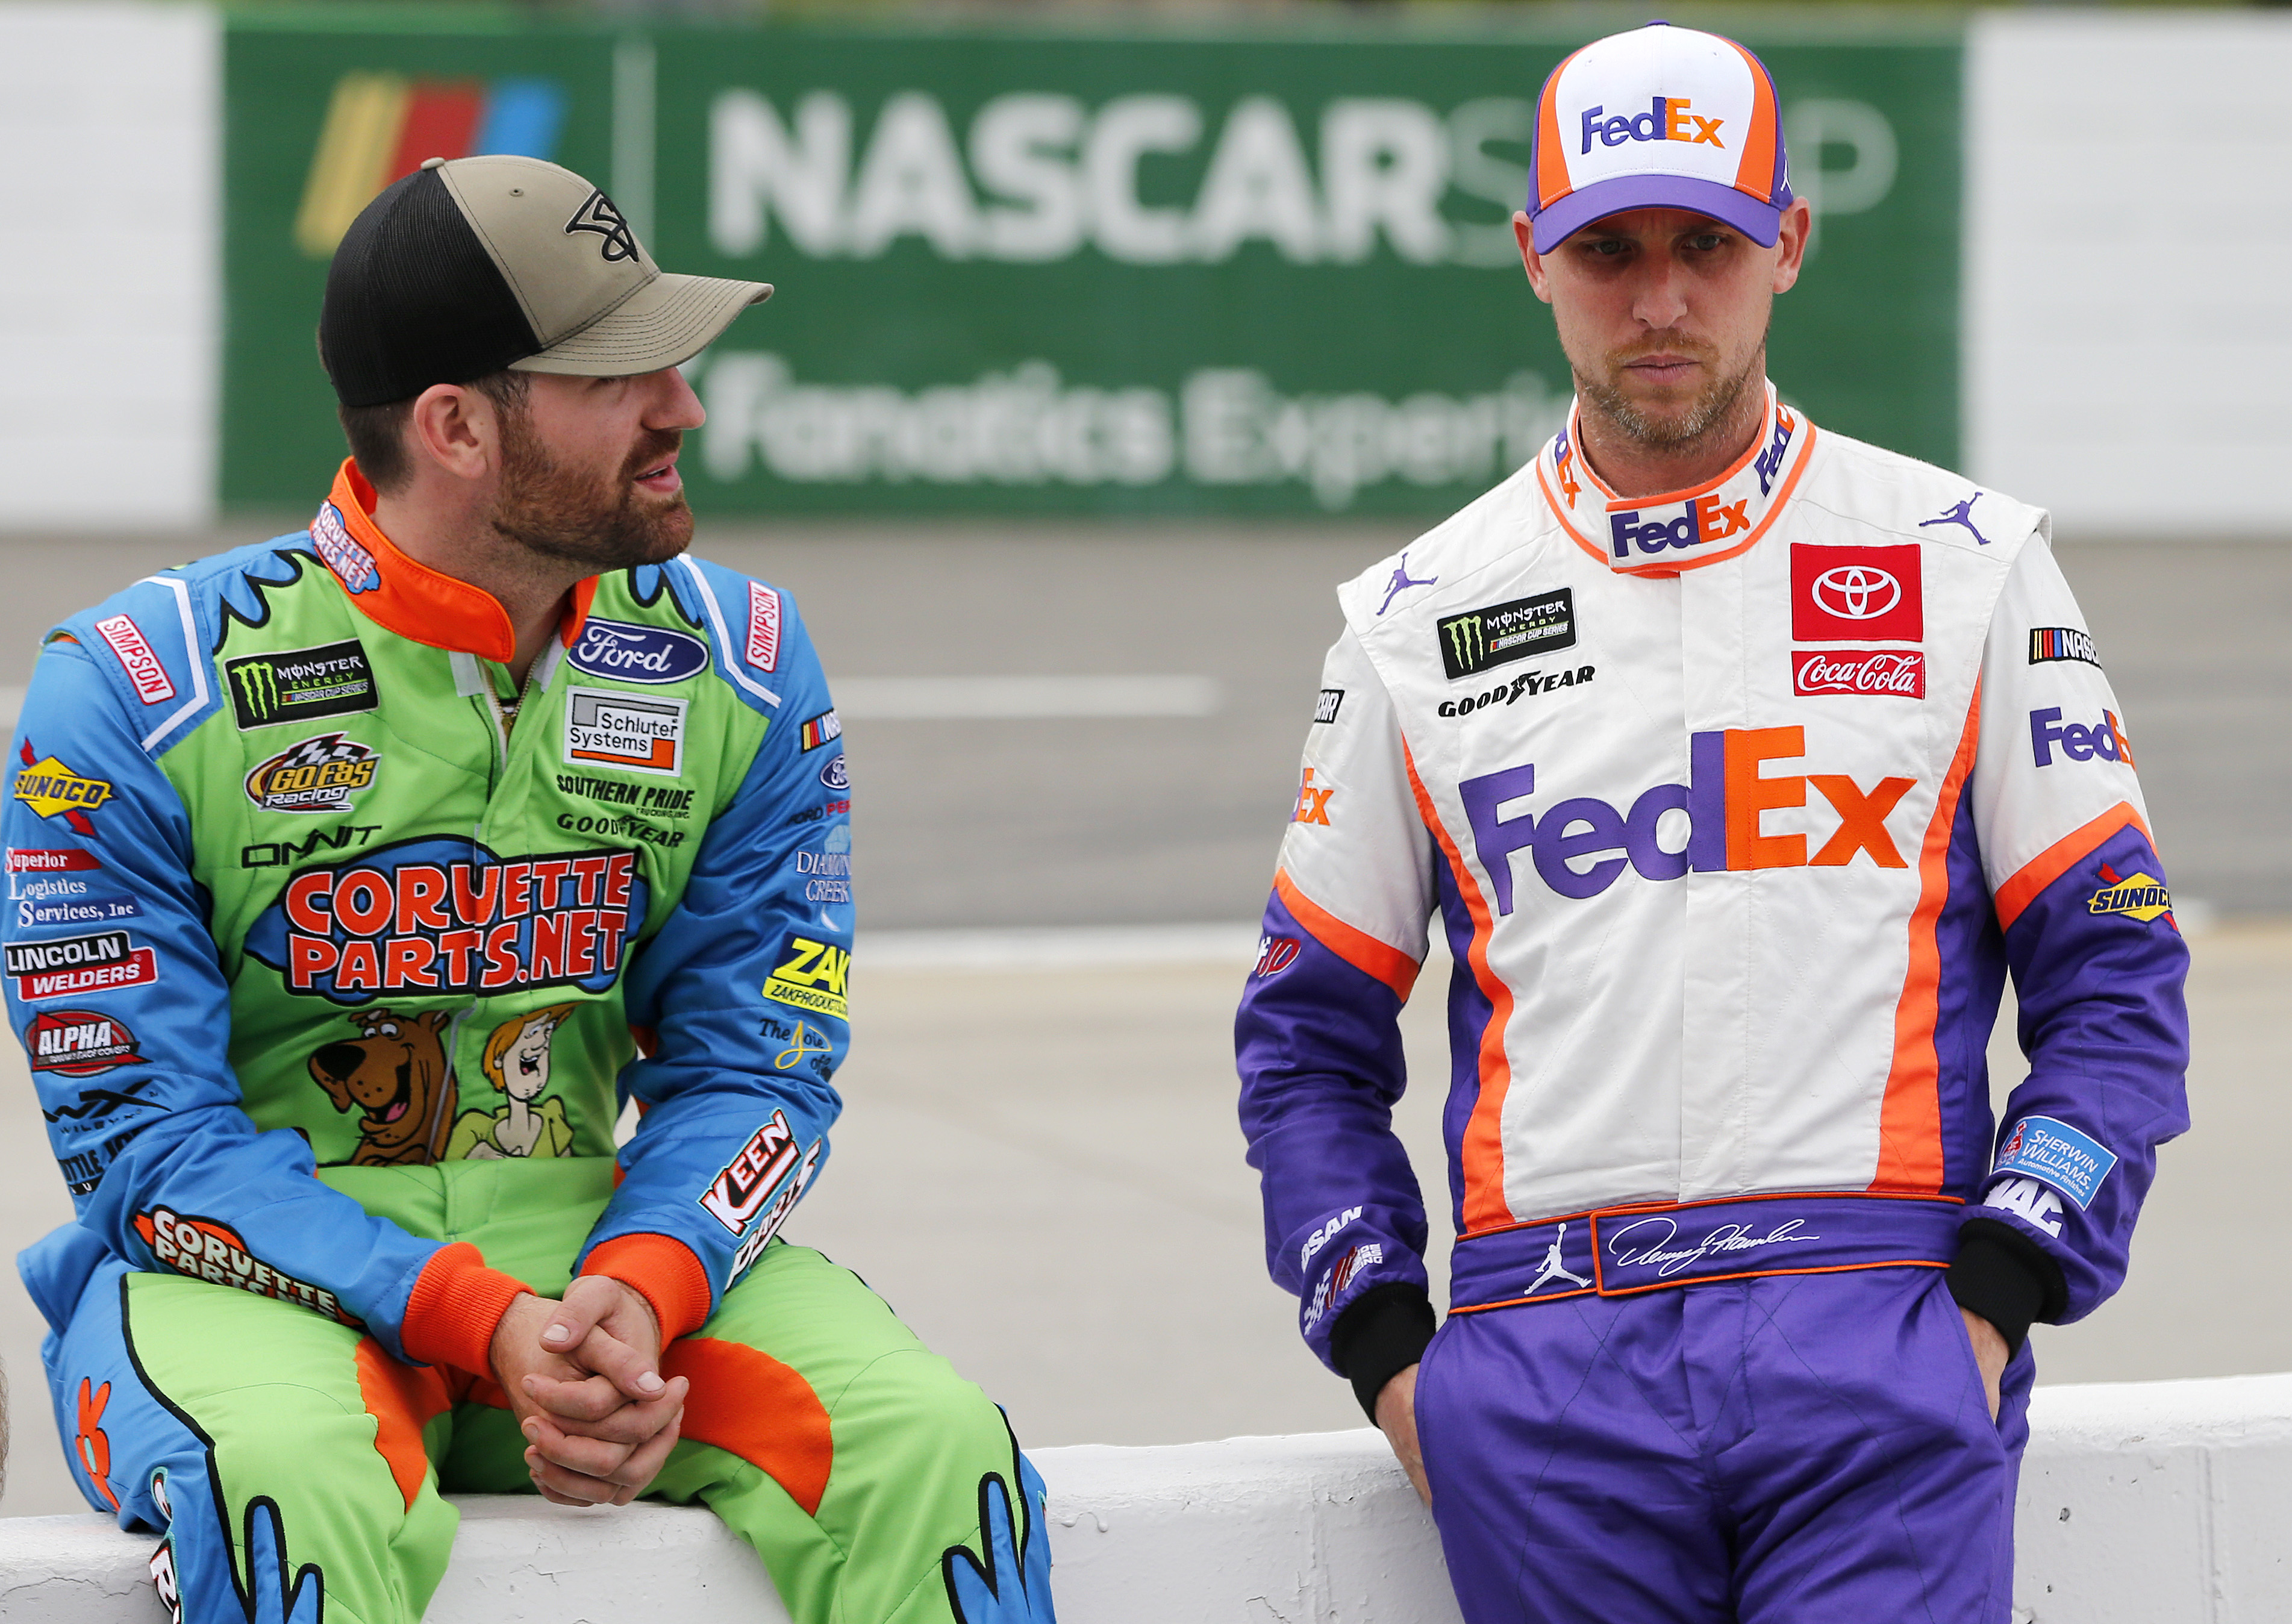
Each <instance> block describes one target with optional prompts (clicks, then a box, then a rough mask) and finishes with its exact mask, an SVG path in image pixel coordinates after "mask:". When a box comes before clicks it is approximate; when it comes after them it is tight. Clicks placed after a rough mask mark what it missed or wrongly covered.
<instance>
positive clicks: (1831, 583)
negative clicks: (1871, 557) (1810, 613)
mask: <svg viewBox="0 0 2292 1624" xmlns="http://www.w3.org/2000/svg"><path fill="white" fill-rule="evenodd" d="M1814 601H1815V602H1817V603H1819V604H1820V605H1821V606H1822V608H1823V609H1824V610H1825V611H1826V612H1828V613H1830V614H1834V615H1836V616H1837V617H1838V618H1840V619H1841V620H1876V618H1878V617H1879V616H1881V615H1883V614H1884V613H1885V612H1886V611H1887V610H1890V609H1892V608H1893V607H1894V605H1895V604H1897V603H1900V602H1901V601H1902V584H1901V582H1900V581H1898V580H1896V579H1895V578H1893V576H1892V575H1890V574H1888V573H1887V572H1886V571H1885V570H1873V569H1871V568H1870V567H1869V566H1868V565H1867V564H1841V565H1839V566H1838V567H1837V568H1836V569H1835V570H1824V571H1823V572H1822V573H1821V574H1820V575H1818V576H1816V577H1815V578H1814Z"/></svg>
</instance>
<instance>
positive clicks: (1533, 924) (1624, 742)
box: [1237, 390, 2187, 1624]
mask: <svg viewBox="0 0 2292 1624" xmlns="http://www.w3.org/2000/svg"><path fill="white" fill-rule="evenodd" d="M1573 434H1574V424H1573V421H1572V420H1571V423H1570V429H1569V430H1568V431H1567V432H1562V434H1560V435H1559V436H1558V437H1556V438H1555V439H1554V440H1553V442H1552V443H1551V444H1550V445H1549V446H1548V447H1546V448H1545V451H1544V452H1543V454H1542V455H1541V456H1540V457H1539V458H1538V459H1537V461H1536V462H1535V463H1533V464H1531V465H1529V466H1528V467H1526V468H1523V469H1521V471H1520V472H1519V473H1517V474H1515V475H1513V477H1512V478H1511V479H1509V480H1507V481H1505V482H1504V483H1503V484H1501V485H1499V486H1498V487H1497V489H1494V490H1492V491H1490V492H1489V494H1488V495H1487V496H1485V497H1482V498H1481V500H1479V501H1478V502H1476V503H1474V504H1473V505H1472V506H1470V507H1468V508H1466V509H1465V510H1464V511H1463V512H1462V513H1458V514H1457V516H1456V517H1455V518H1453V519H1451V520H1449V521H1448V522H1447V523H1445V524H1443V525H1441V527H1440V528H1439V529H1435V530H1433V532H1431V533H1430V534H1429V535H1427V536H1425V537H1423V538H1421V539H1420V540H1418V541H1417V542H1416V543H1414V544H1413V545H1410V546H1409V547H1408V549H1407V551H1406V553H1404V554H1403V555H1402V556H1401V558H1400V560H1398V561H1391V560H1389V561H1387V562H1384V563H1383V564H1380V565H1378V566H1377V567H1376V568H1375V569H1373V570H1369V571H1368V572H1367V573H1365V574H1363V575H1362V576H1360V578H1357V579H1355V580H1354V581H1352V583H1350V584H1349V585H1347V586H1344V587H1343V588H1341V589H1340V591H1339V594H1338V597H1339V602H1341V604H1342V605H1343V608H1344V615H1345V620H1346V630H1345V632H1344V635H1343V636H1342V637H1341V638H1339V640H1338V642H1337V643H1336V647H1335V648H1333V649H1332V650H1330V652H1329V656H1328V665H1327V667H1326V668H1325V675H1324V676H1323V678H1322V683H1323V689H1322V691H1321V695H1320V703H1319V705H1318V706H1317V707H1316V710H1315V717H1314V722H1313V723H1312V726H1311V733H1310V736H1309V739H1308V742H1307V745H1306V748H1305V756H1304V770H1303V780H1302V782H1301V785H1300V788H1299V795H1298V801H1297V805H1296V808H1295V812H1294V813H1293V820H1292V822H1291V826H1290V828H1289V831H1288V835H1287V840H1286V842H1285V843H1284V844H1283V847H1282V852H1281V866H1280V870H1279V874H1278V875H1277V876H1276V878H1275V883H1274V893H1273V896H1272V899H1271V901H1270V902H1269V903H1268V904H1267V908H1266V915H1265V934H1266V937H1267V941H1266V943H1265V945H1264V949H1263V951H1262V952H1261V955H1260V957H1259V960H1258V966H1257V968H1256V970H1255V972H1254V973H1253V974H1252V976H1251V978H1250V980H1249V982H1248V984H1247V990H1246V992H1245V994H1244V997H1243V1000H1242V1006H1241V1012H1240V1016H1239V1026H1238V1032H1237V1038H1238V1045H1239V1059H1240V1070H1241V1076H1242V1083H1243V1087H1242V1100H1241V1116H1242V1124H1243V1127H1244V1130H1245V1132H1246V1133H1247V1136H1248V1140H1249V1146H1250V1159H1251V1161H1252V1163H1253V1165H1255V1167H1256V1168H1258V1169H1259V1170H1260V1172H1261V1173H1262V1175H1263V1185H1264V1199H1265V1215H1266V1218H1265V1232H1266V1241H1267V1246H1268V1248H1269V1253H1270V1256H1271V1265H1272V1271H1273V1275H1274V1278H1275V1279H1276V1280H1277V1281H1279V1283H1280V1284H1281V1285H1283V1286H1284V1287H1286V1288H1287V1289H1289V1290H1292V1291H1294V1292H1296V1293H1297V1294H1298V1295H1299V1297H1301V1299H1302V1320H1303V1330H1304V1334H1305V1337H1306V1340H1307V1341H1308V1342H1309V1343H1310V1344H1311V1345H1312V1347H1313V1349H1314V1351H1315V1352H1316V1353H1319V1354H1320V1356H1321V1358H1322V1359H1323V1360H1325V1361H1328V1363H1329V1364H1330V1365H1331V1367H1332V1368H1333V1369H1336V1370H1337V1371H1338V1372H1339V1373H1340V1374H1342V1375H1345V1376H1348V1377H1350V1378H1352V1380H1353V1382H1354V1385H1355V1387H1356V1390H1357V1391H1358V1392H1359V1393H1360V1395H1361V1397H1362V1399H1363V1402H1364V1404H1365V1405H1366V1404H1369V1403H1372V1402H1373V1401H1374V1398H1375V1395H1376V1393H1377V1391H1378V1390H1379V1389H1380V1388H1381V1387H1382V1386H1384V1382H1385V1380H1386V1379H1387V1378H1389V1377H1391V1376H1392V1374H1394V1373H1395V1372H1397V1371H1398V1370H1400V1369H1402V1368H1404V1367H1405V1366H1407V1365H1408V1364H1410V1363H1412V1362H1415V1361H1417V1360H1418V1358H1419V1356H1420V1355H1421V1356H1422V1359H1423V1368H1422V1369H1421V1371H1420V1372H1419V1378H1418V1386H1417V1390H1416V1404H1417V1418H1418V1426H1419V1428H1420V1434H1421V1439H1422V1442H1423V1447H1424V1458H1425V1464H1426V1469H1427V1471H1428V1473H1429V1475H1430V1477H1431V1481H1432V1485H1433V1511H1434V1515H1435V1517H1436V1519H1437V1520H1438V1522H1439V1523H1440V1526H1441V1536H1442V1539H1443V1541H1444V1544H1445V1547H1446V1549H1447V1553H1448V1558H1449V1571H1450V1572H1451V1574H1452V1576H1453V1577H1454V1579H1455V1581H1456V1584H1457V1594H1458V1596H1459V1599H1460V1601H1461V1602H1462V1604H1463V1607H1464V1612H1465V1619H1466V1620H1467V1621H1468V1624H1499V1621H1502V1624H1514V1621H1521V1620H1537V1621H1539V1624H1541V1621H1543V1620H1563V1619H1568V1620H1572V1619H1578V1618H1581V1619H1599V1620H1619V1619H1629V1620H1634V1624H1655V1621H1660V1620H1683V1621H1685V1620H1696V1621H1698V1624H1702V1621H1707V1620H1738V1619H1739V1620H1746V1621H1748V1620H1761V1621H1762V1624H1768V1621H1771V1620H1806V1621H1808V1624H1812V1621H1813V1620H1825V1621H1829V1620H1837V1619H1842V1618H1849V1617H1852V1618H1854V1619H1856V1620H1859V1621H1876V1620H1893V1619H1906V1620H1907V1619H1911V1618H1917V1619H1921V1620H1925V1619H1933V1620H1980V1621H1982V1624H1989V1621H1991V1620H1996V1621H1997V1624H2002V1621H2003V1620H2005V1619H2006V1612H2007V1607H2008V1591H2009V1588H2010V1580H2011V1566H2012V1552H2011V1539H2012V1526H2011V1524H2012V1511H2013V1501H2014V1473H2015V1469H2016V1466H2017V1464H2018V1461H2019V1458H2020V1452H2021V1449H2022V1443H2023V1442H2024V1441H2025V1439H2026V1437H2027V1427H2026V1425H2025V1421H2024V1411H2025V1408H2026V1404H2027V1399H2028V1394H2029V1389H2030V1381H2031V1378H2032V1373H2033V1372H2032V1364H2031V1360H2030V1353H2029V1352H2028V1350H2027V1348H2026V1346H2025V1345H2024V1337H2026V1334H2027V1330H2028V1327H2029V1325H2030V1322H2031V1321H2035V1320H2045V1321H2070V1320H2075V1319H2078V1318H2079V1317H2081V1316H2082V1315H2084V1314H2086V1313H2091V1312H2092V1311H2093V1309H2094V1307H2095V1306H2096V1305H2099V1304H2100V1303H2101V1302H2102V1300H2103V1299H2105V1298H2106V1297H2108V1296H2109V1295H2110V1292H2112V1291H2113V1290H2115V1289H2116V1288H2117V1286H2118V1282H2119V1281H2121V1280H2122V1279H2123V1276H2124V1273H2125V1265H2126V1256H2127V1245H2128V1242H2129V1240H2130V1238H2131V1235H2132V1231H2133V1224H2134V1219H2135V1215H2136V1214H2137V1212H2138V1210H2139V1208H2140V1205H2141V1200H2142V1197H2143V1193H2144V1192H2146V1191H2147V1189H2148V1186H2149V1183H2150V1180H2151V1176H2152V1174H2153V1170H2154V1165H2155V1154H2156V1150H2157V1147H2158V1146H2159V1144H2161V1143H2164V1142H2165V1141H2166V1140H2168V1139H2170V1138H2172V1137H2173V1136H2174V1135H2176V1134H2178V1133H2180V1132H2182V1131H2183V1129H2184V1128H2185V1127H2186V1126H2187V1116H2186V1105H2185V1100H2184V1095H2183V1069H2184V1065H2185V1062H2186V1055H2187V1028H2186V1015H2185V1011H2184V1008H2183V999H2182V982H2183V974H2184V970H2185V966H2186V963H2187V953H2186V951H2185V949H2184V948H2183V943H2182V941H2181V938H2180V934H2179V927H2178V925H2177V924H2176V923H2175V919H2174V917H2173V915H2172V913H2171V910H2170V899H2169V897H2168V895H2167V892H2166V888H2165V880H2164V871H2163V869H2162V867H2161V865H2160V864H2159V861H2158V858H2157V854H2156V851H2155V848H2154V846H2153V844H2152V843H2151V837H2150V834H2149V829H2148V826H2147V823H2146V820H2145V816H2144V812H2143V802H2142V796H2141V788H2140V786H2139V784H2138V783H2137V781H2136V780H2135V776H2134V760H2133V750H2132V747H2131V745H2130V744H2129V742H2128V740H2127V730H2126V727H2125V724H2124V723H2123V721H2122V713H2121V712H2120V710H2119V708H2118V702H2117V700H2116V699H2115V697H2114V696H2113V695H2112V694H2111V692H2110V686H2109V683H2108V679H2107V678H2106V677H2105V676H2104V675H2102V667H2101V665H2100V663H2099V660H2098V658H2097V657H2096V654H2095V650H2094V642H2093V640H2092V638H2091V637H2090V636H2088V635H2087V634H2086V629H2085V626H2084V623H2083V618H2082V617H2081V616H2080V615H2079V613H2078V608H2077V605H2076V603H2075V602H2074V601H2073V600H2072V598H2071V597H2070V592H2069V588H2068V586H2066V584H2065V583H2064V582H2063V580H2062V576H2061V573H2060V570H2058V569H2057V568H2056V566H2055V565H2054V560H2053V556H2052V553H2051V552H2050V550H2049V548H2048V546H2047V545H2046V518H2045V515H2044V514H2042V513H2039V512H2038V511H2037V510H2035V509H2032V508H2030V507H2026V506H2024V505H2021V504H2020V503H2017V502H2014V501H2013V500H2011V499H2009V498H2007V497H2001V496H1999V495H1997V493H1996V492H1993V491H1987V490H1977V489H1975V488H1974V487H1973V486H1971V485H1970V484H1968V483H1967V482H1966V481H1964V480H1963V479H1960V478H1958V477H1957V476H1956V475H1953V474H1950V473H1944V472H1942V471H1941V470H1939V469H1935V468H1932V467H1928V466H1926V465H1923V464H1920V463H1916V462H1912V461H1910V460H1909V459H1907V458H1904V457H1901V456H1893V455H1892V454H1890V453H1887V452H1884V451H1880V450H1877V449H1875V448H1872V447H1869V446H1866V445H1862V444H1860V443H1858V442H1856V441H1854V440H1848V439H1846V438H1844V436H1841V435H1836V434H1832V433H1828V432H1817V430H1816V428H1815V425H1814V424H1812V423H1810V422H1808V421H1807V420H1806V418H1805V417H1804V416H1803V415H1800V414H1798V413H1796V412H1795V411H1793V410H1792V409H1790V408H1788V407H1787V406H1784V405H1782V404H1780V402H1778V401H1777V400H1775V399H1774V397H1773V394H1772V392H1771V390H1770V392H1769V404H1768V413H1767V420H1766V424H1765V426H1764V428H1763V432H1762V433H1761V435H1760V437H1759V439H1758V440H1757V442H1756V443H1755V445H1754V447H1753V448H1752V449H1751V451H1750V452H1749V453H1748V454H1747V455H1746V456H1745V457H1744V459H1743V460H1742V462H1741V463H1740V464H1739V465H1737V466H1736V467H1735V468H1733V469H1732V470H1731V471H1730V472H1729V473H1726V474H1725V475H1723V477H1721V478H1720V479H1718V480H1716V481H1713V482H1712V483H1711V484H1710V485H1708V486H1706V487H1703V488H1701V489H1696V490H1691V491H1681V492H1676V493H1674V494H1671V495H1668V496H1665V497H1648V498H1634V499H1628V500H1626V499H1622V498H1618V497H1614V496H1613V495H1612V494H1611V493H1610V492H1609V491H1608V490H1607V489H1604V488H1603V487H1602V485H1601V483H1600V481H1598V479H1597V478H1596V476H1594V473H1592V471H1591V470H1590V469H1589V468H1588V467H1586V465H1585V464H1584V461H1583V459H1582V457H1581V456H1579V455H1578V453H1577V452H1576V450H1575V448H1574V438H1573ZM1436 913H1437V915H1438V916H1439V918H1440V921H1441V926H1442V928H1443V929H1444V930H1445V931H1446V932H1447V935H1448V941H1449V949H1450V950H1451V952H1452V953H1453V955H1454V958H1455V966H1456V968H1455V972H1454V974H1453V976H1452V978H1451V981H1450V984H1449V1033H1450V1040H1451V1044H1452V1047H1453V1066H1452V1075H1451V1079H1450V1084H1449V1101H1448V1106H1447V1111H1446V1113H1445V1118H1444V1124H1445V1128H1446V1136H1447V1142H1448V1149H1449V1181H1450V1192H1451V1199H1452V1201H1453V1203H1454V1209H1455V1217H1456V1223H1457V1233H1458V1237H1459V1239H1458V1240H1457V1246H1456V1250H1455V1253H1454V1256H1453V1264H1452V1290H1451V1301H1450V1309H1449V1317H1448V1320H1447V1322H1446V1323H1445V1325H1443V1326H1442V1327H1441V1330H1440V1332H1439V1334H1438V1335H1437V1336H1434V1335H1433V1315H1432V1313H1431V1309H1430V1306H1429V1305H1428V1304H1427V1302H1426V1296H1425V1280H1426V1277H1425V1273H1424V1265H1423V1263H1422V1261H1421V1258H1422V1256H1423V1253H1424V1247H1425V1244H1426V1225H1425V1218H1424V1208H1423V1204H1422V1200H1421V1198H1420V1196H1419V1194H1418V1190H1417V1184H1416V1178H1415V1176H1413V1174H1412V1173H1411V1171H1410V1169H1409V1167H1408V1160H1407V1158H1406V1156H1405V1154H1404V1153H1403V1151H1402V1150H1401V1147H1400V1143H1399V1142H1398V1141H1397V1140H1396V1139H1395V1138H1394V1136H1393V1135H1392V1131H1391V1127H1390V1108H1391V1106H1392V1102H1393V1100H1394V1099H1395V1098H1396V1097H1397V1096H1398V1095H1400V1090H1401V1087H1402V1082H1403V1078H1402V1061H1401V1046H1400V1036H1399V1032H1398V1030H1397V1026H1396V1017H1397V1016H1398V1014H1399V1011H1400V1006H1401V1004H1402V1002H1403V1001H1404V1000H1405V999H1406V998H1408V993H1409V990H1410V987H1411V983H1412V982H1414V980H1415V978H1416V972H1417V969H1418V966H1419V965H1420V964H1421V962H1422V961H1423V959H1424V955H1425V950H1426V932H1427V926H1428V921H1429V919H1430V918H1431V917H1433V915H1435V914H1436ZM2009 970H2010V971H2011V973H2012V974H2013V976H2014V986H2015V990H2016V992H2017V994H2018V997H2019V999H2020V1012H2021V1013H2020V1019H2021V1028H2020V1036H2021V1040H2022V1048H2023V1051H2024V1052H2025V1053H2026V1054H2027V1055H2028V1057H2029V1062H2030V1071H2029V1075H2028V1077H2027V1078H2026V1079H2023V1080H2022V1082H2021V1083H2020V1085H2019V1086H2018V1087H2015V1088H2014V1091H2013V1095H2012V1098H2011V1101H2010V1103H2009V1105H2008V1108H2007V1111H2006V1119H2005V1120H2006V1134H2005V1135H2004V1137H2003V1139H2002V1140H2001V1139H2000V1137H1999V1136H1998V1135H1997V1123H1996V1121H1995V1120H1994V1119H1993V1118H1992V1115H1991V1111H1990V1097H1989V1073H1988V1069H1987V1063H1986V1060H1985V1047H1986V1044H1987V1040H1988V1038H1989V1030H1990V1027H1991V1025H1992V1022H1993V1021H1994V1019H1995V1017H1996V1014H1997V1005H1998V1001H1999V995H2000V991H2001V989H2002V987H2003V984H2004V981H2005V977H2006V974H2007V973H2008V971H2009ZM1960 1305H1964V1306H1965V1307H1967V1308H1969V1309H1971V1310H1973V1312H1975V1313H1980V1314H1981V1315H1983V1316H1985V1317H1987V1318H1988V1319H1989V1321H1991V1322H1992V1323H1994V1324H1996V1325H1997V1327H1998V1329H2000V1330H2001V1332H2002V1333H2003V1334H2004V1335H2005V1337H2006V1340H2007V1343H2008V1344H2009V1345H2011V1346H2012V1347H2013V1348H2014V1360H2013V1362H2012V1363H2011V1365H2010V1366H2009V1367H2008V1369H2007V1371H2006V1380H2005V1403H2004V1410H2003V1412H2002V1414H2001V1415H2000V1416H1999V1418H1997V1422H1996V1423H1995V1424H1993V1423H1992V1421H1991V1419H1990V1417H1989V1412H1988V1408H1987V1404H1986V1402H1985V1398H1984V1394H1983V1392H1982V1388H1981V1380H1980V1373H1979V1370H1978V1369H1977V1367H1976V1365H1975V1363H1974V1361H1973V1354H1972V1349H1971V1345H1970V1343H1969V1340H1968V1338H1967V1336H1966V1333H1965V1329H1964V1325H1963V1321H1962V1320H1961V1317H1960V1314H1959V1313H1958V1308H1959V1306H1960ZM1428 1342H1429V1344H1430V1345H1429V1347H1428V1346H1427V1344H1428Z"/></svg>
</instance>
